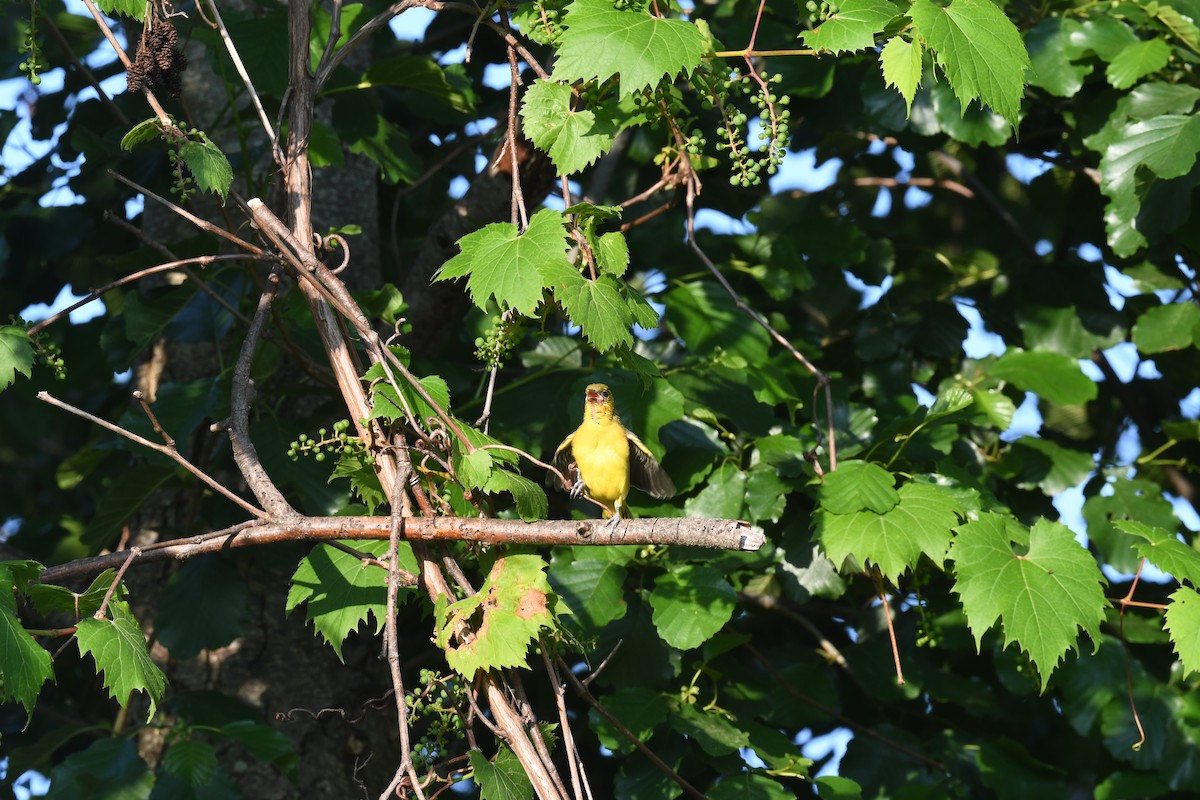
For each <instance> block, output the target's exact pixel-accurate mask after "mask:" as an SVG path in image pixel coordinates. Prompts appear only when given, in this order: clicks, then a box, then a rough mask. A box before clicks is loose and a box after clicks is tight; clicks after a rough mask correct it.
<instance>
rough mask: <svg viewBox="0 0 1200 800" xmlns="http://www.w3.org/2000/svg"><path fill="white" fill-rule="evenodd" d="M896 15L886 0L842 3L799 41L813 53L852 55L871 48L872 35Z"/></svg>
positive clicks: (846, 1)
mask: <svg viewBox="0 0 1200 800" xmlns="http://www.w3.org/2000/svg"><path fill="white" fill-rule="evenodd" d="M899 15H900V9H899V8H897V7H896V6H894V5H892V4H891V3H889V2H888V0H844V1H843V2H842V4H841V5H840V6H839V7H838V10H837V12H836V13H834V14H831V15H830V16H829V19H827V20H825V21H824V22H822V23H821V24H820V25H818V26H817V27H816V28H813V29H812V30H811V31H804V33H802V34H800V38H801V39H803V40H804V43H805V44H806V45H808V46H809V47H811V48H812V49H813V50H819V51H828V52H830V53H833V54H834V55H837V54H839V53H853V52H854V51H856V50H865V49H866V48H868V47H872V46H873V45H874V44H875V34H877V33H879V32H880V31H882V30H883V29H884V28H885V27H886V26H887V24H888V23H889V22H891V21H892V20H893V19H895V18H896V17H897V16H899ZM918 58H919V56H918Z"/></svg>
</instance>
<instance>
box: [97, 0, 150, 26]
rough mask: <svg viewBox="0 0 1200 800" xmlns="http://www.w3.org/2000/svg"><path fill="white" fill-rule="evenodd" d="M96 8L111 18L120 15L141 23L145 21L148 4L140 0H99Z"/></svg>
mask: <svg viewBox="0 0 1200 800" xmlns="http://www.w3.org/2000/svg"><path fill="white" fill-rule="evenodd" d="M96 7H97V8H99V9H100V10H101V11H103V12H104V13H105V14H107V15H108V16H110V17H115V16H117V15H118V14H120V15H121V16H125V17H132V18H133V19H135V20H137V21H139V22H141V21H144V20H145V15H146V4H145V3H141V2H138V0H97V2H96Z"/></svg>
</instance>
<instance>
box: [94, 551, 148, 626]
mask: <svg viewBox="0 0 1200 800" xmlns="http://www.w3.org/2000/svg"><path fill="white" fill-rule="evenodd" d="M141 554H142V551H141V548H138V547H131V548H130V549H129V555H128V556H127V557H126V558H125V563H123V564H121V568H120V569H119V570H117V574H116V577H114V578H113V582H112V583H110V584H109V585H108V591H106V592H105V593H104V599H103V600H101V601H100V607H99V608H97V609H96V613H95V614H93V615H92V616H93V617H95V618H96V619H104V615H105V613H106V612H107V611H108V602H109V601H110V600H112V597H113V594H114V593H115V592H116V591H117V584H119V583H120V582H121V578H123V577H125V570H127V569H129V565H130V564H132V563H133V560H134V559H135V558H137V557H138V556H140V555H141Z"/></svg>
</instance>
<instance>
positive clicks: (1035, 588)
mask: <svg viewBox="0 0 1200 800" xmlns="http://www.w3.org/2000/svg"><path fill="white" fill-rule="evenodd" d="M1014 528H1018V529H1019V526H1018V525H1017V523H1016V522H1015V521H1014V520H1011V519H1006V518H1005V517H1002V516H1000V515H998V514H993V513H985V514H983V515H981V516H980V518H979V519H978V520H977V521H973V522H969V523H967V524H966V525H963V526H962V527H960V528H959V529H958V535H957V536H956V537H955V539H954V544H953V545H952V546H951V548H950V559H951V560H952V561H954V574H955V582H954V591H955V593H956V594H958V595H959V597H960V599H961V600H962V604H963V610H964V611H965V612H966V614H967V625H968V627H969V628H970V629H971V633H972V634H974V636H975V644H976V646H977V647H978V646H979V644H980V643H981V642H982V640H983V634H984V633H985V632H987V630H988V629H989V628H991V627H992V626H993V625H994V624H995V623H996V621H997V620H999V621H1000V622H1001V624H1002V627H1003V631H1004V644H1005V646H1007V645H1009V644H1011V643H1013V642H1016V643H1017V645H1018V646H1019V647H1020V648H1021V649H1022V650H1024V651H1025V652H1026V653H1028V655H1029V658H1030V659H1031V660H1032V661H1033V663H1034V665H1035V666H1036V667H1037V671H1038V675H1039V676H1040V678H1041V684H1042V689H1043V690H1045V687H1046V682H1047V681H1048V680H1049V679H1050V675H1051V674H1052V673H1053V672H1054V669H1055V668H1056V667H1057V666H1058V663H1059V661H1060V660H1061V659H1062V656H1063V654H1064V653H1066V652H1067V650H1068V649H1073V648H1075V646H1076V641H1077V639H1078V635H1079V634H1078V632H1079V630H1083V631H1085V632H1086V633H1087V634H1088V636H1089V637H1091V639H1092V641H1093V642H1096V643H1099V641H1100V623H1101V621H1102V620H1103V619H1104V611H1105V607H1106V606H1107V605H1108V601H1106V600H1105V599H1104V592H1103V590H1102V588H1101V587H1102V586H1103V585H1104V584H1105V583H1107V582H1106V581H1105V580H1104V576H1103V575H1101V574H1100V570H1099V568H1098V566H1097V564H1096V560H1095V559H1094V558H1092V556H1091V555H1090V554H1089V553H1088V551H1087V550H1086V549H1085V548H1084V547H1083V546H1081V545H1080V544H1079V542H1077V541H1075V535H1074V534H1073V533H1071V531H1070V529H1069V528H1067V527H1066V526H1065V525H1061V524H1059V523H1057V522H1047V521H1045V520H1041V521H1039V522H1038V523H1037V524H1036V525H1034V526H1033V528H1032V529H1030V531H1029V549H1028V552H1027V553H1025V554H1024V555H1021V554H1019V553H1017V552H1015V551H1014V550H1013V538H1012V532H1013V529H1014Z"/></svg>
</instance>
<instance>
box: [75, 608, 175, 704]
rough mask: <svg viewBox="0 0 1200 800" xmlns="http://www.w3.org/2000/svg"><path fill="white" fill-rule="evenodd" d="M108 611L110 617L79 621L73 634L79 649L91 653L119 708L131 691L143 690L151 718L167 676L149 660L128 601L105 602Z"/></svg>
mask: <svg viewBox="0 0 1200 800" xmlns="http://www.w3.org/2000/svg"><path fill="white" fill-rule="evenodd" d="M108 613H109V614H110V615H111V617H112V618H111V619H108V618H105V619H96V618H95V617H88V618H87V619H83V620H80V621H79V626H78V629H77V630H76V633H75V639H76V641H77V642H78V643H79V652H80V654H81V655H91V657H92V659H93V660H94V661H95V662H96V672H98V673H100V672H103V673H104V687H105V688H106V689H108V692H109V694H110V695H111V696H112V698H113V699H114V700H116V701H117V702H118V703H119V704H120V705H121V706H122V707H124V706H126V705H128V703H129V695H130V694H132V693H133V692H145V693H146V696H147V698H148V699H149V701H150V714H149V717H153V716H154V711H155V709H156V708H157V707H158V701H159V700H161V699H162V697H163V691H164V690H165V688H166V678H165V677H164V676H163V674H162V671H161V670H160V669H159V668H158V667H157V666H156V665H155V663H154V662H153V661H151V660H150V651H149V650H148V649H147V648H146V638H145V636H144V635H143V634H142V629H141V626H139V625H138V621H137V619H135V618H134V616H133V612H132V611H130V610H129V605H128V603H126V602H125V601H123V600H113V601H111V602H110V603H109V604H108Z"/></svg>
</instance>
